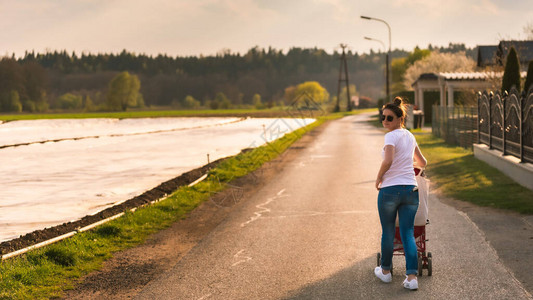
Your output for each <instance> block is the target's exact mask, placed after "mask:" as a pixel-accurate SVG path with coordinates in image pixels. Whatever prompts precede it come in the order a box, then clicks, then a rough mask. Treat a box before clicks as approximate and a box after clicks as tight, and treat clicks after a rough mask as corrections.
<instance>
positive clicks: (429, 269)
mask: <svg viewBox="0 0 533 300" xmlns="http://www.w3.org/2000/svg"><path fill="white" fill-rule="evenodd" d="M431 260H432V258H431V252H429V253H428V276H431V274H433V266H432V262H431Z"/></svg>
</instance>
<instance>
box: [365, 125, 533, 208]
mask: <svg viewBox="0 0 533 300" xmlns="http://www.w3.org/2000/svg"><path fill="white" fill-rule="evenodd" d="M370 123H371V124H373V125H375V126H376V127H379V128H383V126H382V125H381V123H380V122H379V120H378V116H377V115H375V116H372V119H371V121H370ZM411 132H412V133H413V134H414V135H415V137H416V140H417V142H418V145H419V146H420V149H421V150H422V153H423V154H424V156H425V157H426V159H427V160H428V167H427V173H428V176H429V179H430V180H431V188H432V189H438V191H439V192H440V193H442V194H443V195H444V196H446V197H450V198H453V199H455V200H461V201H466V202H470V203H473V204H476V205H479V206H486V207H493V208H499V209H506V210H511V211H515V212H518V213H521V214H533V191H531V190H529V189H527V188H525V187H523V186H521V185H520V184H518V183H516V181H514V180H512V179H511V178H509V177H508V176H507V175H505V174H503V173H502V172H501V171H500V170H498V169H496V168H494V167H491V166H490V165H488V164H487V163H485V162H484V161H481V160H479V159H477V158H475V157H474V153H473V152H472V151H471V150H468V149H464V148H462V147H456V146H451V145H448V144H446V142H445V141H444V140H442V139H440V138H437V137H435V136H433V135H432V134H431V133H429V132H427V131H422V130H420V129H415V130H412V131H411Z"/></svg>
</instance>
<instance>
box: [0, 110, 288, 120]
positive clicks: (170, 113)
mask: <svg viewBox="0 0 533 300" xmlns="http://www.w3.org/2000/svg"><path fill="white" fill-rule="evenodd" d="M281 113H283V111H282V110H280V109H279V108H273V109H265V110H255V109H220V110H153V111H151V110H143V111H125V112H87V113H81V112H80V113H46V114H4V115H0V120H3V121H15V120H37V119H86V118H115V119H125V118H160V117H191V116H213V117H216V116H219V115H224V116H225V115H235V116H241V115H263V114H272V115H278V114H281ZM285 115H286V113H285Z"/></svg>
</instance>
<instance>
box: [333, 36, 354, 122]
mask: <svg viewBox="0 0 533 300" xmlns="http://www.w3.org/2000/svg"><path fill="white" fill-rule="evenodd" d="M340 46H341V48H342V54H341V66H340V69H339V84H338V86H337V105H336V106H335V111H336V112H338V111H340V110H341V108H340V104H339V103H340V97H341V83H342V82H343V81H344V82H346V96H347V97H348V105H347V107H346V109H347V111H351V110H352V99H351V98H350V83H349V81H348V63H347V62H346V53H345V52H344V49H345V48H346V47H348V45H346V44H340ZM343 69H344V78H343V77H342V73H343V72H342V71H343Z"/></svg>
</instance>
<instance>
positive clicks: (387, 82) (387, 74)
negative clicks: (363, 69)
mask: <svg viewBox="0 0 533 300" xmlns="http://www.w3.org/2000/svg"><path fill="white" fill-rule="evenodd" d="M361 19H365V20H374V21H378V22H382V23H385V25H387V28H388V29H389V51H388V52H387V56H386V62H385V64H386V65H387V66H386V68H385V76H386V77H387V80H386V81H385V82H386V87H387V99H389V101H391V98H390V90H389V82H390V76H389V69H390V67H389V56H390V51H391V30H390V26H389V23H387V22H385V21H384V20H382V19H378V18H372V17H367V16H361Z"/></svg>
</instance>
